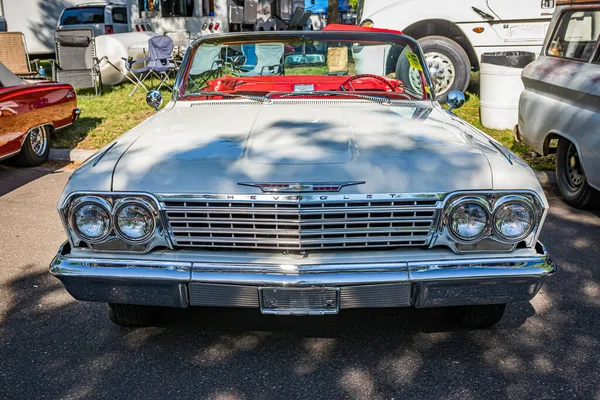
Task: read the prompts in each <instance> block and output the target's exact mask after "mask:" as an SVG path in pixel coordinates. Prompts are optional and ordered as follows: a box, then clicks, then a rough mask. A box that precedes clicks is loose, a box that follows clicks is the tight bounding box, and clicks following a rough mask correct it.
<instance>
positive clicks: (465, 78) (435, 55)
mask: <svg viewBox="0 0 600 400" xmlns="http://www.w3.org/2000/svg"><path fill="white" fill-rule="evenodd" d="M418 42H419V44H420V45H421V48H422V49H423V54H424V55H425V62H426V63H427V67H428V68H429V73H430V74H431V79H432V80H433V84H434V86H435V94H436V96H437V98H438V100H439V101H440V102H441V101H445V100H446V95H447V94H448V93H449V92H450V91H451V90H460V91H461V92H464V91H465V90H466V89H467V87H468V86H469V81H470V79H471V62H470V61H469V56H468V55H467V53H466V52H465V51H464V50H463V48H462V47H460V45H459V44H458V43H456V42H455V41H453V40H450V39H448V38H445V37H443V36H426V37H424V38H421V39H419V40H418Z"/></svg>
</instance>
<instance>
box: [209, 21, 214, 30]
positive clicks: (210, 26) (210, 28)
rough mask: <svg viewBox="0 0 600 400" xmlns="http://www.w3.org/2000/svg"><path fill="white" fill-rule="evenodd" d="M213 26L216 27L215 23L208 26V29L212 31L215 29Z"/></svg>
mask: <svg viewBox="0 0 600 400" xmlns="http://www.w3.org/2000/svg"><path fill="white" fill-rule="evenodd" d="M213 26H214V25H213V23H212V22H211V23H210V25H208V29H209V30H211V31H212V28H213Z"/></svg>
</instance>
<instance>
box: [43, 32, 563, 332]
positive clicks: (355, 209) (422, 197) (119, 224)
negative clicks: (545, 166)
mask: <svg viewBox="0 0 600 400" xmlns="http://www.w3.org/2000/svg"><path fill="white" fill-rule="evenodd" d="M345 29H349V28H340V27H331V26H330V27H329V28H328V30H326V31H315V32H308V31H304V32H287V31H281V32H258V33H243V34H222V35H211V36H207V37H205V38H202V39H199V40H197V41H195V42H194V43H193V45H192V46H191V47H190V49H189V50H188V52H187V54H186V58H185V60H184V62H183V64H182V66H181V69H180V73H179V75H178V77H177V80H176V85H175V90H174V93H173V97H172V99H171V101H170V102H169V103H168V104H167V105H166V107H164V108H163V109H162V110H160V111H159V112H158V113H156V115H154V116H153V117H151V118H149V119H148V120H146V121H145V122H144V123H142V124H141V125H139V126H138V127H136V128H134V129H133V130H131V131H130V132H129V133H127V134H125V135H123V136H122V137H120V138H118V139H117V140H115V141H114V142H113V143H111V144H109V145H108V146H107V147H105V148H104V149H102V150H101V151H100V152H98V154H97V155H96V156H95V157H93V158H92V159H90V160H89V161H88V162H87V163H85V164H84V165H82V166H81V167H80V168H79V169H78V170H77V171H76V172H75V173H74V174H73V175H72V177H71V179H70V181H69V182H68V184H67V185H66V187H65V189H64V192H63V195H62V197H61V199H60V202H59V205H58V209H59V213H60V216H61V218H62V220H63V222H64V226H65V229H66V233H67V235H68V239H69V240H68V242H66V243H64V245H63V246H62V247H61V248H60V250H59V252H58V254H57V256H56V257H55V259H54V260H53V261H52V263H51V265H50V272H51V273H52V274H54V275H55V276H56V277H58V278H59V279H60V280H61V281H62V282H63V284H64V286H65V287H66V289H67V290H68V291H69V292H70V293H71V294H72V295H73V296H74V297H75V298H76V299H79V300H89V301H101V302H107V303H108V310H109V316H110V318H111V319H112V320H113V321H114V322H116V323H118V324H122V325H144V324H148V323H152V318H153V317H154V316H155V315H156V314H155V311H156V309H157V308H156V306H170V307H187V306H223V307H249V308H256V309H259V310H260V311H261V312H262V313H265V314H278V315H290V314H291V315H315V314H316V315H321V314H333V313H338V312H340V311H343V310H344V309H350V308H377V307H410V306H413V307H419V308H421V307H445V306H461V307H460V308H459V311H460V313H459V314H460V316H461V318H462V322H463V323H464V324H465V325H466V326H488V325H491V324H494V323H496V322H498V321H499V320H500V318H501V317H502V315H503V313H504V310H505V305H506V303H510V302H514V301H528V300H530V299H531V298H532V297H533V296H535V295H536V293H537V292H538V290H539V289H540V288H541V286H542V284H543V283H544V281H545V279H546V278H547V277H548V276H549V275H551V274H552V273H553V272H554V271H555V266H554V264H553V263H552V261H551V259H550V258H549V256H548V253H547V252H546V250H545V248H544V247H543V246H542V244H540V243H539V242H538V236H539V234H540V231H541V228H542V224H543V222H544V218H545V216H546V213H547V210H548V202H547V200H546V197H545V196H544V192H543V191H542V188H541V187H540V184H539V183H538V181H537V179H536V177H535V175H534V173H533V171H532V170H531V169H530V168H529V167H528V166H527V164H525V163H524V162H523V161H522V160H521V159H519V158H518V157H517V156H516V155H514V154H513V153H512V152H511V151H510V150H508V149H506V148H504V147H503V146H502V145H501V144H500V143H498V142H497V141H495V140H494V139H492V138H490V137H489V136H487V135H485V134H484V133H482V132H480V131H478V130H477V129H475V128H473V127H472V126H470V125H468V124H467V123H465V122H464V121H462V120H460V119H459V118H458V117H456V116H455V115H453V114H452V113H451V112H448V111H447V110H446V109H444V108H443V107H442V106H441V105H440V104H439V103H438V102H437V101H436V100H435V97H434V95H433V94H432V92H433V91H432V89H431V87H432V82H431V78H430V76H429V73H428V70H427V67H426V66H425V64H424V60H423V54H422V52H421V49H420V47H419V45H418V43H417V42H416V41H415V40H413V39H411V38H409V37H407V36H404V35H402V34H398V33H396V32H391V31H387V32H386V31H378V30H372V29H367V28H357V27H353V29H352V30H345ZM391 54H394V55H395V58H393V57H391V56H390V55H391ZM382 63H383V64H384V65H386V68H385V70H390V71H391V72H390V73H388V74H386V75H385V76H382V75H375V74H370V73H369V72H368V71H372V70H373V67H374V65H375V66H377V65H380V64H382ZM388 67H389V68H388ZM161 100H162V99H161V96H160V93H158V92H156V91H153V92H150V93H149V95H148V101H149V103H150V104H152V105H153V106H154V107H156V108H158V107H159V105H160V103H161ZM463 102H464V97H463V95H462V94H461V93H459V92H455V93H452V95H450V96H449V104H450V105H451V106H452V107H457V106H460V105H462V103H463Z"/></svg>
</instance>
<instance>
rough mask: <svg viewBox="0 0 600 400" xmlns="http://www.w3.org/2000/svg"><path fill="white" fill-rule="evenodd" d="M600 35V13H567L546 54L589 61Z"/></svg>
mask: <svg viewBox="0 0 600 400" xmlns="http://www.w3.org/2000/svg"><path fill="white" fill-rule="evenodd" d="M599 33H600V11H598V10H597V11H577V10H573V11H566V12H565V13H564V14H563V15H561V17H560V21H559V22H558V26H557V28H556V31H555V32H554V35H553V36H552V40H551V41H550V45H549V46H548V50H547V51H546V54H547V55H549V56H555V57H561V58H570V59H574V60H579V61H588V60H589V59H590V57H591V56H592V51H593V50H594V46H595V44H596V40H598V35H599Z"/></svg>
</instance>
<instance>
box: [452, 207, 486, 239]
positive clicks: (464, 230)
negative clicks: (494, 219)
mask: <svg viewBox="0 0 600 400" xmlns="http://www.w3.org/2000/svg"><path fill="white" fill-rule="evenodd" d="M489 220H490V214H489V212H488V210H487V208H486V206H485V205H484V204H482V202H481V201H480V200H478V199H468V198H467V199H464V200H461V201H460V202H458V203H456V204H455V205H454V206H453V207H452V208H451V211H450V214H449V216H448V222H449V223H448V225H449V228H450V232H452V235H453V236H454V237H456V238H457V239H459V240H461V241H474V240H477V239H479V238H481V237H482V236H483V235H485V233H486V232H487V231H488V230H489Z"/></svg>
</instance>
